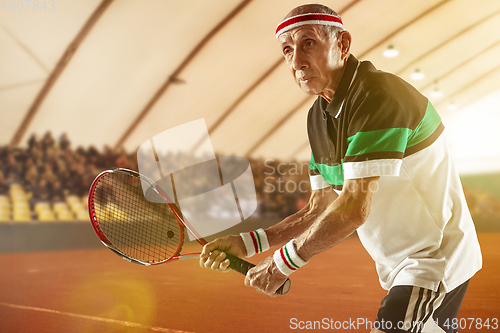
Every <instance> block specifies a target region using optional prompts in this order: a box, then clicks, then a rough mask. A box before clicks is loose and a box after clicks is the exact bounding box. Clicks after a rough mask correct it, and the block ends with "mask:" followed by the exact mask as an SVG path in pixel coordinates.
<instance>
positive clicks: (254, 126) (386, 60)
mask: <svg viewBox="0 0 500 333" xmlns="http://www.w3.org/2000/svg"><path fill="white" fill-rule="evenodd" d="M303 3H304V2H303V1H297V0H265V1H264V0H255V1H248V0H238V1H235V0H210V1H206V0H189V1H177V0H147V1H139V0H86V1H78V0H44V1H41V0H38V2H35V1H28V0H19V1H4V2H3V3H2V6H1V7H0V116H1V122H0V144H1V145H6V144H12V145H20V146H23V145H26V142H27V140H28V138H29V136H30V135H31V134H33V133H35V134H37V135H43V134H44V133H45V132H47V131H51V132H52V133H53V134H54V135H58V134H61V133H63V132H66V133H67V134H68V137H69V138H70V140H71V142H72V143H73V145H74V146H78V145H83V146H89V145H94V146H96V147H98V148H99V147H102V146H104V145H109V146H111V147H124V148H126V149H127V150H129V151H130V150H134V149H136V148H137V147H138V146H139V145H140V144H142V143H143V142H144V141H145V140H148V139H149V138H150V137H152V136H154V135H155V134H158V133H160V132H162V131H164V130H166V129H168V128H171V127H174V126H177V125H181V124H183V123H186V122H188V121H192V120H196V119H200V118H204V119H205V122H206V124H207V127H208V129H209V133H210V138H211V140H212V144H213V146H214V149H215V150H216V151H217V152H220V153H224V154H235V155H239V156H252V157H273V158H278V159H282V160H291V159H299V160H301V159H308V158H309V156H310V151H309V146H308V141H307V133H306V117H307V111H308V109H309V106H310V105H311V103H312V102H313V101H314V99H315V97H313V96H308V95H305V94H304V93H303V92H301V90H300V89H299V88H298V87H297V86H296V84H295V83H294V81H293V79H292V77H291V75H290V73H289V71H288V69H287V67H286V66H285V63H284V60H283V57H282V56H281V51H280V48H279V44H278V43H277V41H276V39H275V36H274V31H275V28H276V26H277V24H278V23H279V22H280V21H281V20H282V19H283V17H284V16H285V15H286V14H287V12H288V11H289V10H290V9H292V8H293V7H295V6H297V5H300V4H303ZM323 3H324V4H325V5H328V6H330V7H332V8H333V9H335V10H337V11H338V12H339V14H340V15H341V16H342V19H343V21H344V25H345V27H346V29H347V30H349V31H350V32H351V34H352V36H353V41H352V48H351V51H352V53H353V54H354V55H355V56H356V57H357V58H358V59H360V60H365V59H368V60H370V61H372V62H373V63H374V64H375V65H376V66H377V67H378V68H379V69H382V70H385V71H389V72H392V73H395V74H397V75H400V76H401V77H403V78H404V79H405V80H407V81H408V82H410V83H411V84H413V85H414V86H415V87H416V88H418V89H419V90H420V91H421V92H422V93H424V94H425V95H426V96H428V97H429V98H430V99H431V100H432V101H433V102H434V104H435V106H436V108H437V109H438V111H439V112H440V113H441V114H442V115H443V116H445V117H446V116H448V115H450V114H453V113H456V112H458V111H460V109H462V108H464V107H466V106H468V105H471V104H472V103H475V102H477V101H479V100H481V99H482V98H483V97H485V96H488V95H490V94H492V93H494V92H496V91H498V90H499V89H500V28H499V27H500V1H498V0H480V1H479V2H474V3H472V4H471V2H470V0H418V1H417V0H413V1H400V0H325V1H323ZM14 4H15V6H14ZM35 4H37V6H38V7H35ZM14 7H15V8H14ZM36 8H38V10H35V9H36ZM388 48H393V49H396V50H397V51H398V52H399V55H398V56H396V57H385V56H384V55H383V53H384V51H385V50H387V49H388ZM415 71H417V72H420V73H423V74H424V76H423V78H421V79H420V80H414V79H412V73H414V72H415ZM436 92H437V93H436ZM439 92H442V96H439ZM450 105H451V106H452V108H451V109H453V107H454V108H455V110H449V109H448V106H450ZM498 118H500V116H498ZM498 118H496V120H492V121H496V123H497V124H498V123H499V121H498V120H499V119H498Z"/></svg>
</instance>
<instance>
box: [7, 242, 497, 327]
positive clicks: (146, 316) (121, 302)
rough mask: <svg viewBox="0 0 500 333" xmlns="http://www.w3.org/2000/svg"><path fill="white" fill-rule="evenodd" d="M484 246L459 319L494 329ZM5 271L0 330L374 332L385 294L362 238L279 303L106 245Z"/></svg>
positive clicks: (489, 249) (13, 256)
mask: <svg viewBox="0 0 500 333" xmlns="http://www.w3.org/2000/svg"><path fill="white" fill-rule="evenodd" d="M479 240H480V243H481V247H482V251H483V256H484V263H483V269H482V270H481V271H480V272H479V273H478V274H477V275H476V276H475V278H474V279H473V280H472V282H471V284H470V287H469V291H468V293H467V295H466V297H465V300H464V304H463V306H462V309H461V312H460V314H459V318H481V319H482V322H484V321H485V320H486V319H488V318H489V321H490V324H492V318H499V317H500V297H499V291H500V288H499V287H498V277H499V276H500V233H480V234H479ZM190 247H192V248H191V250H193V251H197V249H198V248H199V247H198V246H196V245H190ZM187 250H190V249H187ZM261 258H264V257H263V256H262V255H258V256H255V257H253V258H252V261H253V262H257V261H258V260H259V259H261ZM0 267H2V270H1V274H0V286H1V287H0V332H28V333H29V332H37V333H44V332H68V333H73V332H75V333H79V332H273V333H276V332H286V331H297V330H299V331H300V329H299V325H301V326H300V327H305V325H307V321H320V322H322V323H323V320H324V318H327V321H328V322H329V323H331V325H332V326H331V328H333V325H334V323H335V322H336V321H340V322H344V321H347V322H349V321H351V323H352V322H359V323H360V326H358V328H359V329H358V330H355V329H353V328H352V327H353V326H350V328H349V329H340V330H337V331H368V330H367V329H366V325H370V324H369V323H367V321H373V320H374V319H375V316H376V311H377V309H378V306H379V302H380V300H381V299H382V298H383V297H384V295H385V291H384V290H382V289H381V287H380V286H379V284H378V278H377V274H376V272H375V267H374V264H373V262H372V260H371V258H370V257H369V256H368V254H367V253H366V252H365V251H364V249H363V248H362V246H361V244H360V242H359V240H358V238H357V237H356V236H351V237H350V238H348V239H346V240H345V241H344V242H343V243H341V244H340V245H338V246H337V247H335V248H333V249H331V250H330V251H327V252H325V253H323V254H321V255H319V256H318V257H316V258H314V259H313V260H311V261H310V262H309V264H308V265H307V267H306V268H305V269H303V270H300V271H298V272H296V273H295V274H293V275H292V276H291V278H292V289H291V290H290V292H289V293H288V294H287V295H286V296H282V297H276V298H270V297H267V296H265V295H262V294H258V293H257V292H255V291H254V290H253V289H251V288H247V287H245V286H244V285H243V277H242V276H241V275H240V274H237V273H234V272H230V273H227V274H222V273H217V272H212V271H209V270H205V269H201V268H199V267H198V263H197V261H196V260H186V261H181V262H177V263H172V264H169V265H165V266H159V267H144V266H139V265H134V264H131V263H128V262H126V261H125V260H122V259H120V258H119V257H118V256H116V255H115V254H113V253H111V251H109V250H106V249H105V248H104V247H103V248H102V249H99V248H97V249H82V250H64V251H44V252H22V253H10V254H2V255H0ZM293 318H295V319H293ZM300 321H302V322H303V323H300ZM469 322H470V321H469ZM323 325H324V324H323ZM337 325H339V323H338V324H337ZM467 325H469V324H467ZM293 328H295V329H293ZM497 330H498V331H500V328H497ZM497 330H495V329H493V327H490V329H489V330H488V329H486V327H483V329H482V330H479V329H476V328H474V327H472V329H469V328H467V329H464V330H461V332H478V331H481V332H485V331H492V332H495V331H497Z"/></svg>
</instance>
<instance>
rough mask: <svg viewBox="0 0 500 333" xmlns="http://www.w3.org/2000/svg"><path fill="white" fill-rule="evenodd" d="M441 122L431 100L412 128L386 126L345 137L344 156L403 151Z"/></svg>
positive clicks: (431, 131) (416, 142)
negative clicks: (419, 119) (417, 122)
mask: <svg viewBox="0 0 500 333" xmlns="http://www.w3.org/2000/svg"><path fill="white" fill-rule="evenodd" d="M440 123H441V117H439V115H438V113H437V112H436V109H434V106H432V104H431V102H428V103H427V109H426V111H425V115H424V117H423V118H422V120H421V121H420V123H419V124H418V125H417V126H416V127H415V129H414V130H411V129H409V128H388V129H381V130H374V131H367V132H358V133H356V134H354V135H353V136H350V137H349V138H347V143H348V145H349V146H348V147H347V152H346V156H357V155H363V154H369V153H377V152H391V151H392V152H400V153H404V152H405V150H406V149H407V148H409V147H412V146H414V145H416V144H418V143H420V142H422V141H424V140H425V139H427V138H428V137H429V136H430V135H432V133H434V131H435V130H436V128H437V127H438V126H439V124H440Z"/></svg>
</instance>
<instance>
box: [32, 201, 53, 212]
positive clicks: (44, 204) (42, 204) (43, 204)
mask: <svg viewBox="0 0 500 333" xmlns="http://www.w3.org/2000/svg"><path fill="white" fill-rule="evenodd" d="M34 208H35V213H37V214H39V213H40V212H41V211H44V210H51V208H50V204H49V203H48V202H46V201H41V202H37V203H36V204H35V207H34Z"/></svg>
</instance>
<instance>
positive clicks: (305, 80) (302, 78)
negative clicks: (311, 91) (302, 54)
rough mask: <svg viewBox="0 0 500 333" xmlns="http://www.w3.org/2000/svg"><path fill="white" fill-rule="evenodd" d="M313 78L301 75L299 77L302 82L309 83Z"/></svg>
mask: <svg viewBox="0 0 500 333" xmlns="http://www.w3.org/2000/svg"><path fill="white" fill-rule="evenodd" d="M311 79H312V76H301V77H299V78H298V80H299V82H300V83H307V82H309V81H310V80H311Z"/></svg>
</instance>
